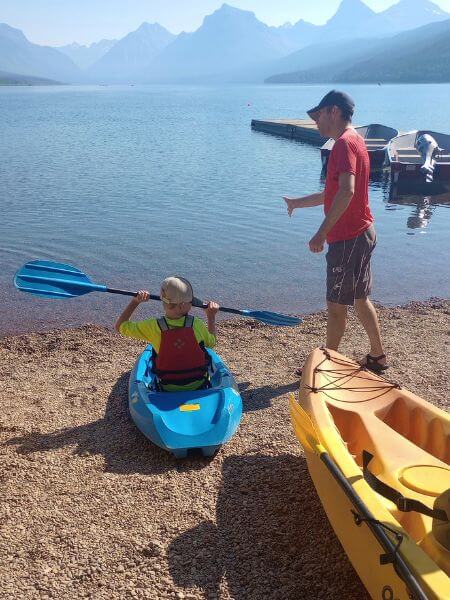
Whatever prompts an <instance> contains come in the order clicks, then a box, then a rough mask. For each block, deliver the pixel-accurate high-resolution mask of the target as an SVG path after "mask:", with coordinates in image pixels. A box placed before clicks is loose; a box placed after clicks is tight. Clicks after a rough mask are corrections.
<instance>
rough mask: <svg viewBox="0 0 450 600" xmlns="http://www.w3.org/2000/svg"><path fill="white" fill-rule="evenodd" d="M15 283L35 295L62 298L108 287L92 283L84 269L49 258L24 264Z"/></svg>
mask: <svg viewBox="0 0 450 600" xmlns="http://www.w3.org/2000/svg"><path fill="white" fill-rule="evenodd" d="M14 285H15V286H16V288H17V289H18V290H21V291H22V292H27V293H28V294H32V295H33V296H40V297H42V298H62V299H65V298H76V297H77V296H84V295H85V294H89V292H106V289H107V288H106V286H105V285H97V284H95V283H92V281H91V280H90V279H89V277H88V276H87V275H86V274H85V273H83V271H80V270H79V269H76V268H75V267H72V266H71V265H65V264H62V263H56V262H52V261H49V260H34V261H31V262H29V263H27V264H26V265H24V266H23V267H22V268H21V269H19V270H18V271H17V273H16V274H15V275H14Z"/></svg>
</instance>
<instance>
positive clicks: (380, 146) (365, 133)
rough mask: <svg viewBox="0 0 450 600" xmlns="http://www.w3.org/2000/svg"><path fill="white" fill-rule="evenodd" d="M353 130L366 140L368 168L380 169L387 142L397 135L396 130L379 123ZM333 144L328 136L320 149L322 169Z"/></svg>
mask: <svg viewBox="0 0 450 600" xmlns="http://www.w3.org/2000/svg"><path fill="white" fill-rule="evenodd" d="M355 130H356V131H357V132H358V133H359V135H360V136H361V137H362V138H364V141H365V142H366V147H367V151H368V153H369V158H370V168H371V169H381V168H382V166H383V164H384V161H385V157H386V148H387V145H388V142H389V140H391V139H392V138H394V137H395V136H398V130H397V129H394V128H393V127H387V126H386V125H379V124H378V123H372V124H371V125H364V126H363V127H355ZM333 146H334V140H333V139H332V138H330V139H329V140H328V141H327V142H325V144H324V145H323V146H322V147H321V149H320V154H321V157H322V165H323V168H324V169H326V166H327V162H328V157H329V156H330V153H331V150H332V148H333Z"/></svg>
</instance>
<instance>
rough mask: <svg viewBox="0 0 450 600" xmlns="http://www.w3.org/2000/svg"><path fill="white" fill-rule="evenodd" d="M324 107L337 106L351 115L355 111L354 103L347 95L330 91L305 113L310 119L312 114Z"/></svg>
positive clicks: (337, 91)
mask: <svg viewBox="0 0 450 600" xmlns="http://www.w3.org/2000/svg"><path fill="white" fill-rule="evenodd" d="M326 106H338V107H339V108H341V109H342V110H344V111H346V112H350V114H352V115H353V111H354V110H355V103H354V102H353V99H352V98H350V96H349V95H348V94H346V93H345V92H340V91H339V90H331V91H330V92H328V94H326V95H325V96H324V97H323V98H322V100H321V101H320V102H319V104H318V105H317V106H315V107H314V108H311V109H310V110H308V111H307V113H308V115H309V116H310V117H311V119H312V118H313V114H314V113H316V112H317V111H318V110H321V109H322V108H325V107H326Z"/></svg>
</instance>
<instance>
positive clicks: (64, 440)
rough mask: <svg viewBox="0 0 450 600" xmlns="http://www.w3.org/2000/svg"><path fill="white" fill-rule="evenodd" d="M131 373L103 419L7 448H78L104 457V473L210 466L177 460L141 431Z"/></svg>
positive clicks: (20, 439) (24, 438)
mask: <svg viewBox="0 0 450 600" xmlns="http://www.w3.org/2000/svg"><path fill="white" fill-rule="evenodd" d="M129 374H130V373H129V372H126V373H123V374H122V375H121V376H120V377H119V379H118V380H117V382H116V383H115V384H114V386H113V388H112V390H111V392H110V394H109V397H108V401H107V404H106V409H105V415H104V417H103V418H102V419H99V420H97V421H93V422H92V423H88V424H85V425H79V426H77V427H66V428H64V429H60V430H59V431H54V432H52V433H37V432H31V433H26V434H24V435H19V436H16V437H13V438H10V439H9V440H8V441H6V442H5V444H4V445H6V446H16V451H17V452H18V453H19V454H31V453H33V452H47V451H51V450H56V449H58V448H64V447H67V446H74V454H76V455H79V456H86V455H101V456H103V457H104V459H105V467H104V470H105V472H110V473H121V474H130V473H141V474H143V475H155V474H160V473H165V472H166V471H169V470H172V469H177V470H186V469H189V470H192V469H202V468H203V467H205V466H207V464H208V462H207V461H206V460H205V459H202V458H200V457H199V458H196V459H194V458H190V459H189V460H188V461H179V460H178V461H177V460H176V459H175V458H174V457H173V456H172V455H171V454H170V453H169V452H166V451H165V450H162V449H161V448H159V447H158V446H155V444H153V443H152V442H150V440H148V439H147V438H146V437H145V436H144V435H143V434H142V433H141V432H140V431H139V430H138V429H137V427H136V426H135V425H134V423H133V421H132V420H131V417H130V413H129V411H128V391H127V390H128V379H129Z"/></svg>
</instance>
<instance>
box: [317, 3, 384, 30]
mask: <svg viewBox="0 0 450 600" xmlns="http://www.w3.org/2000/svg"><path fill="white" fill-rule="evenodd" d="M375 14H376V13H375V12H374V11H373V10H372V9H371V8H369V7H368V6H367V4H364V2H362V0H342V2H341V3H340V5H339V7H338V9H337V11H336V13H335V14H334V15H333V16H332V17H331V19H329V20H328V21H327V25H333V26H340V25H341V24H342V23H350V22H353V21H354V20H355V19H356V20H359V19H362V18H371V17H374V16H375Z"/></svg>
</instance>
